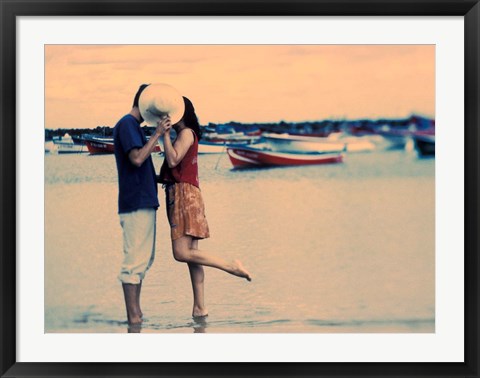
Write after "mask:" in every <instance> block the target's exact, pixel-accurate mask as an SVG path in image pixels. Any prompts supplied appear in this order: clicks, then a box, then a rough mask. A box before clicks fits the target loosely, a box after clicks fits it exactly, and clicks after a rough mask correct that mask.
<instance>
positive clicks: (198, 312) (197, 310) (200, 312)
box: [192, 306, 208, 318]
mask: <svg viewBox="0 0 480 378" xmlns="http://www.w3.org/2000/svg"><path fill="white" fill-rule="evenodd" d="M207 316H208V310H207V309H206V308H204V307H197V306H194V307H193V311H192V317H193V318H205V317H207Z"/></svg>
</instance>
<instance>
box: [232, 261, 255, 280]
mask: <svg viewBox="0 0 480 378" xmlns="http://www.w3.org/2000/svg"><path fill="white" fill-rule="evenodd" d="M233 274H234V275H236V276H238V277H242V278H245V279H246V280H247V281H251V280H252V277H251V275H250V273H249V272H248V270H247V269H245V267H244V266H243V264H242V262H241V261H240V260H233Z"/></svg>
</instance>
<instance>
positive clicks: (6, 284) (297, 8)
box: [0, 0, 480, 377]
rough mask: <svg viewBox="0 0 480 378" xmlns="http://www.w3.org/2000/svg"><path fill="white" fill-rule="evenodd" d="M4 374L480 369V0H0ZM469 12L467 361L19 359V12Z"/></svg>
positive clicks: (454, 372)
mask: <svg viewBox="0 0 480 378" xmlns="http://www.w3.org/2000/svg"><path fill="white" fill-rule="evenodd" d="M0 4H1V5H0V7H1V8H0V12H1V81H0V87H1V91H2V99H1V108H0V112H1V126H0V143H1V147H0V182H1V203H0V242H1V255H0V257H1V280H0V290H1V311H0V312H1V313H0V317H1V323H0V327H1V329H0V338H1V342H0V375H1V377H40V376H42V377H72V376H75V377H83V376H85V377H107V376H108V377H130V376H131V377H147V376H148V377H167V376H172V377H180V376H181V377H196V376H236V377H273V376H285V377H293V376H298V377H307V376H309V377H313V376H344V377H346V376H359V375H362V376H388V377H394V376H395V377H399V376H425V377H426V376H434V377H447V376H448V377H478V376H479V369H478V355H479V349H478V324H479V314H478V304H479V301H478V293H479V291H478V282H479V281H478V274H479V262H478V214H479V203H478V202H479V201H478V200H479V198H478V189H479V186H478V182H479V174H478V169H479V153H478V147H479V146H480V140H479V133H478V127H479V63H480V62H479V51H480V50H479V46H480V40H479V36H480V28H479V19H480V5H479V3H478V0H468V1H460V0H420V1H411V0H393V1H390V0H383V1H378V0H359V1H354V0H336V1H334V0H328V1H323V0H300V1H294V0H272V1H269V0H262V1H252V0H231V1H225V2H222V1H220V0H198V1H195V0H141V1H132V0H128V1H121V0H111V1H109V0H101V1H95V2H91V1H81V0H75V1H66V0H55V1H53V0H50V1H47V0H16V1H13V0H11V1H8V0H0ZM67 15H68V16H106V15H115V16H125V15H135V16H142V15H150V16H151V15H168V16H174V15H196V16H225V15H236V16H263V15H285V16H286V15H295V16H312V15H323V16H334V15H338V16H362V15H370V16H387V15H388V16H391V15H396V16H412V15H418V16H463V17H464V21H465V34H464V36H465V335H464V336H465V348H464V350H465V359H464V360H465V362H464V363H447V362H446V363H20V362H17V361H16V347H17V346H16V278H17V277H16V219H17V218H16V200H17V197H16V192H17V187H16V152H17V151H16V145H18V143H21V141H19V140H17V138H16V114H15V109H16V107H15V106H16V102H15V99H16V45H15V44H16V17H17V16H67Z"/></svg>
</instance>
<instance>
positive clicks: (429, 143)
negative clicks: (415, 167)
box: [412, 133, 435, 156]
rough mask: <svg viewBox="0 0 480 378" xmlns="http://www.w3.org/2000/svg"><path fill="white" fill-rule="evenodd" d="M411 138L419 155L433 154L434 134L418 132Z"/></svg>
mask: <svg viewBox="0 0 480 378" xmlns="http://www.w3.org/2000/svg"><path fill="white" fill-rule="evenodd" d="M412 139H413V143H414V145H415V149H416V150H417V152H418V154H419V155H420V156H435V135H428V134H420V133H419V134H414V135H412Z"/></svg>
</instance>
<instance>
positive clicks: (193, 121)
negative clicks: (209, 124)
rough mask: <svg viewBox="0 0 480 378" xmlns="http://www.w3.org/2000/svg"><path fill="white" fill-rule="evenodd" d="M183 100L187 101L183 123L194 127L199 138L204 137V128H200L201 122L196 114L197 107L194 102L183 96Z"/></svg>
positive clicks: (190, 127)
mask: <svg viewBox="0 0 480 378" xmlns="http://www.w3.org/2000/svg"><path fill="white" fill-rule="evenodd" d="M183 102H185V113H183V118H182V120H183V123H185V126H187V127H188V128H189V129H192V130H193V132H194V133H195V134H196V135H197V138H198V140H200V138H201V137H202V130H201V129H200V124H199V123H198V118H197V115H196V114H195V108H194V107H193V104H192V102H191V101H190V100H189V99H188V98H186V97H185V96H184V97H183Z"/></svg>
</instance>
